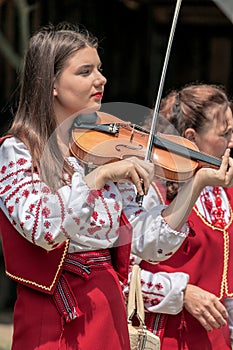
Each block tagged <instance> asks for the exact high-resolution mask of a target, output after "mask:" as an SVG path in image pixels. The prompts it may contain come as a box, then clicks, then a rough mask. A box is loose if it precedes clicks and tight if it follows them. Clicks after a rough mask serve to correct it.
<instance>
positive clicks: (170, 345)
mask: <svg viewBox="0 0 233 350" xmlns="http://www.w3.org/2000/svg"><path fill="white" fill-rule="evenodd" d="M164 194H165V192H164V188H161V185H160V184H159V182H158V183H157V184H156V183H154V187H153V188H152V187H151V195H150V194H149V195H148V197H147V198H148V203H146V201H147V198H145V202H144V204H145V206H146V207H147V205H149V206H151V205H153V203H155V202H156V200H157V202H158V199H160V200H162V201H163V202H166V198H164ZM152 202H153V203H152ZM232 203H233V189H232V188H231V189H223V188H221V187H211V186H208V187H206V188H205V189H204V190H203V191H202V193H201V195H200V196H199V198H198V200H197V202H196V204H195V206H194V208H193V210H192V212H191V214H190V216H189V219H188V223H189V228H190V233H189V236H188V238H187V239H186V240H185V241H184V243H183V244H182V246H181V248H180V249H179V250H178V251H177V252H176V253H175V254H174V255H173V256H172V257H171V258H169V259H168V260H166V261H164V262H160V263H159V264H150V263H148V262H146V261H142V262H141V264H140V265H141V268H142V269H144V271H143V274H142V283H143V291H144V299H145V306H146V308H147V310H148V312H147V313H146V323H147V327H148V328H149V329H150V330H151V331H153V332H155V333H156V332H157V334H159V335H160V337H161V341H162V350H175V349H177V350H183V349H185V350H200V349H201V350H210V349H213V350H219V349H221V350H228V349H229V350H230V349H231V344H230V334H229V327H228V325H226V326H225V327H222V328H220V329H214V330H213V331H211V332H207V331H206V330H205V329H204V328H203V327H202V325H201V324H200V323H199V321H198V320H197V319H196V318H194V317H193V316H191V315H190V314H189V313H188V312H187V311H186V310H185V308H184V309H183V310H182V311H180V312H179V313H178V314H177V315H174V308H173V306H174V303H173V302H174V300H179V297H182V289H181V288H182V287H183V289H184V288H185V286H180V287H179V280H178V281H177V284H176V283H175V282H174V283H173V285H172V284H171V285H170V288H171V291H170V293H171V294H172V296H173V299H172V300H173V302H172V303H171V302H170V300H169V299H168V302H167V303H166V298H165V297H164V298H161V293H162V295H163V293H164V288H166V285H164V284H163V282H161V283H160V284H158V277H157V285H154V284H153V283H151V281H153V278H155V276H156V275H157V273H159V274H161V273H162V274H163V273H172V274H173V273H175V272H176V273H178V272H182V273H185V274H188V276H189V282H188V283H190V284H194V285H196V286H199V287H200V288H203V289H205V290H207V291H209V292H211V293H213V294H215V295H216V296H217V297H218V298H219V299H220V300H221V301H222V302H223V303H224V302H225V301H227V303H229V305H231V310H230V308H228V312H231V313H232V311H233V308H232V301H233V299H232V297H233V278H232V273H233V271H232V267H233V222H232V221H233V213H232ZM161 301H162V305H161V306H162V307H161V308H160V303H161ZM153 304H154V305H155V306H154V310H153ZM177 305H178V304H177ZM178 308H179V305H178ZM150 311H152V312H150ZM160 312H162V313H163V314H161V313H160ZM230 318H231V319H232V315H230Z"/></svg>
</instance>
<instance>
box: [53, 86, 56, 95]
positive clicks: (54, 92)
mask: <svg viewBox="0 0 233 350" xmlns="http://www.w3.org/2000/svg"><path fill="white" fill-rule="evenodd" d="M53 96H57V89H56V85H55V84H54V85H53Z"/></svg>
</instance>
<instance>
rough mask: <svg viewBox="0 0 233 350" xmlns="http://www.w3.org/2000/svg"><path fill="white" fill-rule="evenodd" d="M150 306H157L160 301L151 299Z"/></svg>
mask: <svg viewBox="0 0 233 350" xmlns="http://www.w3.org/2000/svg"><path fill="white" fill-rule="evenodd" d="M150 303H151V305H152V306H153V305H158V304H159V303H160V300H159V299H158V298H155V299H151V302H150Z"/></svg>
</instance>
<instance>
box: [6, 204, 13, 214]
mask: <svg viewBox="0 0 233 350" xmlns="http://www.w3.org/2000/svg"><path fill="white" fill-rule="evenodd" d="M7 210H8V213H9V214H10V215H11V214H12V213H13V211H14V206H13V205H9V207H8V208H7Z"/></svg>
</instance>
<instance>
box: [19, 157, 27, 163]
mask: <svg viewBox="0 0 233 350" xmlns="http://www.w3.org/2000/svg"><path fill="white" fill-rule="evenodd" d="M25 163H27V160H26V159H25V158H19V159H18V160H17V164H18V165H24V164H25Z"/></svg>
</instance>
